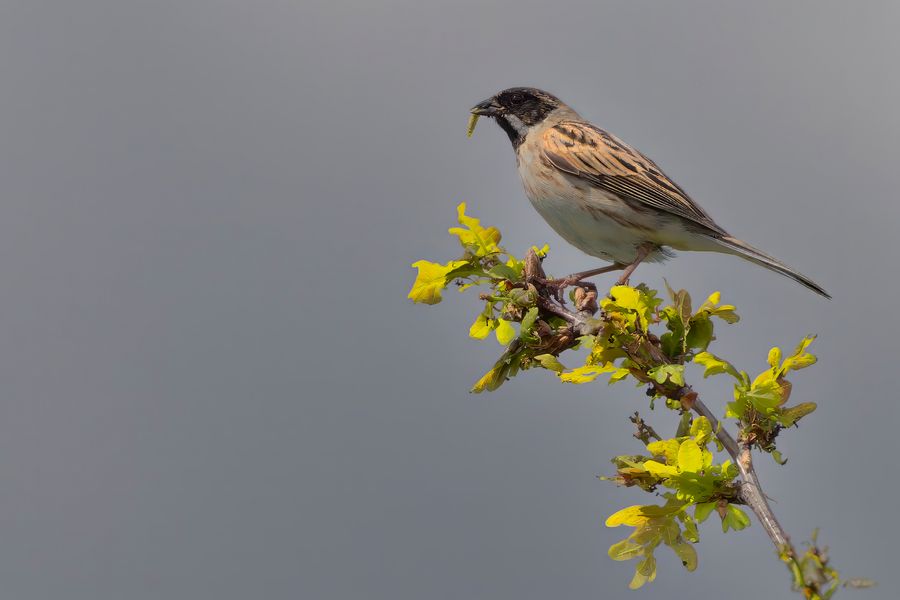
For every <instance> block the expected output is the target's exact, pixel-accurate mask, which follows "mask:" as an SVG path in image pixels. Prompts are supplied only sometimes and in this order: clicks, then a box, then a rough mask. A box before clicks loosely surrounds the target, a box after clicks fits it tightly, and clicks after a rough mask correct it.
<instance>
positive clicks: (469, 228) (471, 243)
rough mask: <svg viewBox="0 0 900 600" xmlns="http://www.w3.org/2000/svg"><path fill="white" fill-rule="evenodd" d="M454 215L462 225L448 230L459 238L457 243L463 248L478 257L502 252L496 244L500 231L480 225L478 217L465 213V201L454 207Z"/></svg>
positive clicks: (498, 240)
mask: <svg viewBox="0 0 900 600" xmlns="http://www.w3.org/2000/svg"><path fill="white" fill-rule="evenodd" d="M456 215H457V219H458V220H459V224H460V225H462V226H463V227H451V228H450V229H449V232H450V234H451V235H455V236H456V237H458V238H459V243H460V244H462V246H463V247H464V248H466V249H468V250H471V251H472V252H473V253H474V254H475V256H478V257H482V256H487V255H488V254H493V253H497V252H502V250H503V249H502V248H500V246H498V245H497V244H498V243H499V242H500V231H499V230H498V229H497V228H496V227H482V226H481V221H480V220H479V219H476V218H474V217H470V216H468V215H466V203H465V202H461V203H460V204H459V206H457V207H456Z"/></svg>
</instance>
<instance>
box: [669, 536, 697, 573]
mask: <svg viewBox="0 0 900 600" xmlns="http://www.w3.org/2000/svg"><path fill="white" fill-rule="evenodd" d="M670 547H671V548H672V550H674V551H675V554H677V555H678V558H680V559H681V564H682V565H683V566H684V568H685V569H687V570H688V571H693V570H695V569H696V568H697V551H696V550H695V549H694V547H693V546H692V545H691V544H689V543H687V542H685V541H683V540H682V541H679V542H676V543H674V544H671V545H670Z"/></svg>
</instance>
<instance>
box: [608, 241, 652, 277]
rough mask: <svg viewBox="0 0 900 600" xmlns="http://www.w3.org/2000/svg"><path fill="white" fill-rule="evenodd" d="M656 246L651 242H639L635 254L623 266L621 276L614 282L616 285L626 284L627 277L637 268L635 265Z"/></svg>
mask: <svg viewBox="0 0 900 600" xmlns="http://www.w3.org/2000/svg"><path fill="white" fill-rule="evenodd" d="M655 248H656V247H655V246H654V245H653V244H641V245H640V246H638V247H637V256H636V257H635V259H634V262H632V263H631V264H630V265H628V266H627V267H625V270H624V271H623V272H622V276H621V277H619V280H618V281H617V282H616V285H628V279H629V278H630V277H631V274H632V273H634V270H635V269H637V266H638V265H639V264H641V261H643V260H644V259H645V258H647V256H649V255H650V252H652V251H653V250H654V249H655Z"/></svg>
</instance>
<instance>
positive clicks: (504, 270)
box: [487, 264, 520, 281]
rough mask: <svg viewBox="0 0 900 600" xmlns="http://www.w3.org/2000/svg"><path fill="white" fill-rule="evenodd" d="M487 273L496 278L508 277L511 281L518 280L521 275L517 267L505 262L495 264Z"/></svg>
mask: <svg viewBox="0 0 900 600" xmlns="http://www.w3.org/2000/svg"><path fill="white" fill-rule="evenodd" d="M487 274H488V275H490V276H491V277H493V278H494V279H508V280H510V281H516V280H517V279H518V278H519V276H520V273H517V272H516V270H515V269H513V268H512V267H510V266H507V265H504V264H499V265H494V267H493V268H492V269H491V270H490V271H488V272H487Z"/></svg>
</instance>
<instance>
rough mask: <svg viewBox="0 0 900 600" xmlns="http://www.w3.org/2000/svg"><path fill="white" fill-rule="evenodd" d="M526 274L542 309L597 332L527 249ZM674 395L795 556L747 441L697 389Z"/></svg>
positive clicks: (654, 354)
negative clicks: (704, 428)
mask: <svg viewBox="0 0 900 600" xmlns="http://www.w3.org/2000/svg"><path fill="white" fill-rule="evenodd" d="M525 273H526V278H527V279H528V281H530V282H533V283H534V284H535V287H536V288H537V290H538V304H539V306H540V308H541V309H543V310H545V311H547V312H549V313H551V314H553V315H556V316H558V317H560V318H562V319H564V320H565V321H567V322H568V323H569V324H570V325H571V328H572V330H573V331H574V332H575V333H576V334H578V335H588V334H594V333H597V331H598V330H599V329H600V327H601V326H602V322H601V321H600V320H599V319H596V318H595V317H594V315H593V313H592V311H590V310H581V311H579V310H576V311H572V310H569V309H567V308H565V307H564V306H562V305H560V304H558V303H556V302H554V301H553V295H552V294H551V293H549V290H548V288H547V286H546V280H545V279H544V277H545V275H544V270H543V268H542V267H541V263H540V260H539V259H538V258H537V256H536V255H535V253H534V252H533V251H529V253H528V255H527V256H526V258H525ZM645 350H647V351H648V352H649V354H650V356H651V358H652V360H653V361H654V362H656V363H658V364H672V361H671V360H670V359H669V358H668V357H667V356H666V355H665V354H664V353H663V352H662V351H660V349H659V347H658V346H656V345H655V344H648V345H647V346H646V347H645ZM671 396H672V395H670V397H671ZM674 396H675V397H673V399H674V400H679V401H681V402H682V404H683V405H684V406H685V407H687V408H690V409H691V410H693V411H694V412H696V413H697V414H698V415H701V416H703V417H706V418H707V420H708V421H709V423H710V425H711V426H712V428H713V431H715V433H716V438H717V439H718V440H719V442H720V443H721V444H722V446H724V448H725V450H726V451H727V452H728V454H729V455H730V456H731V458H732V460H734V463H735V465H737V468H738V470H739V471H740V474H741V481H742V485H741V490H740V494H741V499H742V500H743V501H744V502H745V503H746V505H747V506H749V507H750V509H751V510H752V511H753V514H755V515H756V518H757V519H759V522H760V524H761V525H762V527H763V529H765V531H766V534H768V536H769V539H771V540H772V543H773V544H774V545H775V548H776V549H777V550H778V552H779V554H784V553H787V554H788V555H789V556H795V555H796V551H795V550H794V547H793V546H792V545H791V543H790V540H789V538H788V536H787V534H786V533H785V531H784V529H783V528H782V527H781V524H780V523H779V522H778V519H777V518H776V517H775V514H774V513H773V512H772V508H771V507H770V506H769V502H768V500H767V499H766V495H765V494H764V493H763V491H762V487H761V486H760V483H759V478H758V477H757V476H756V469H755V468H754V467H753V455H752V453H751V446H750V444H749V443H748V442H746V441H742V442H741V443H740V444H739V443H738V442H737V440H735V439H734V437H732V436H731V434H730V433H728V431H726V430H725V428H724V427H722V424H721V423H720V422H719V419H718V418H716V416H715V415H714V414H713V412H712V411H711V410H710V409H709V407H708V406H706V404H704V403H703V401H702V400H700V397H699V395H698V394H697V392H695V391H693V390H692V389H691V387H690V386H684V387H682V388H681V389H679V390H677V391H676V392H675V394H674Z"/></svg>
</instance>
